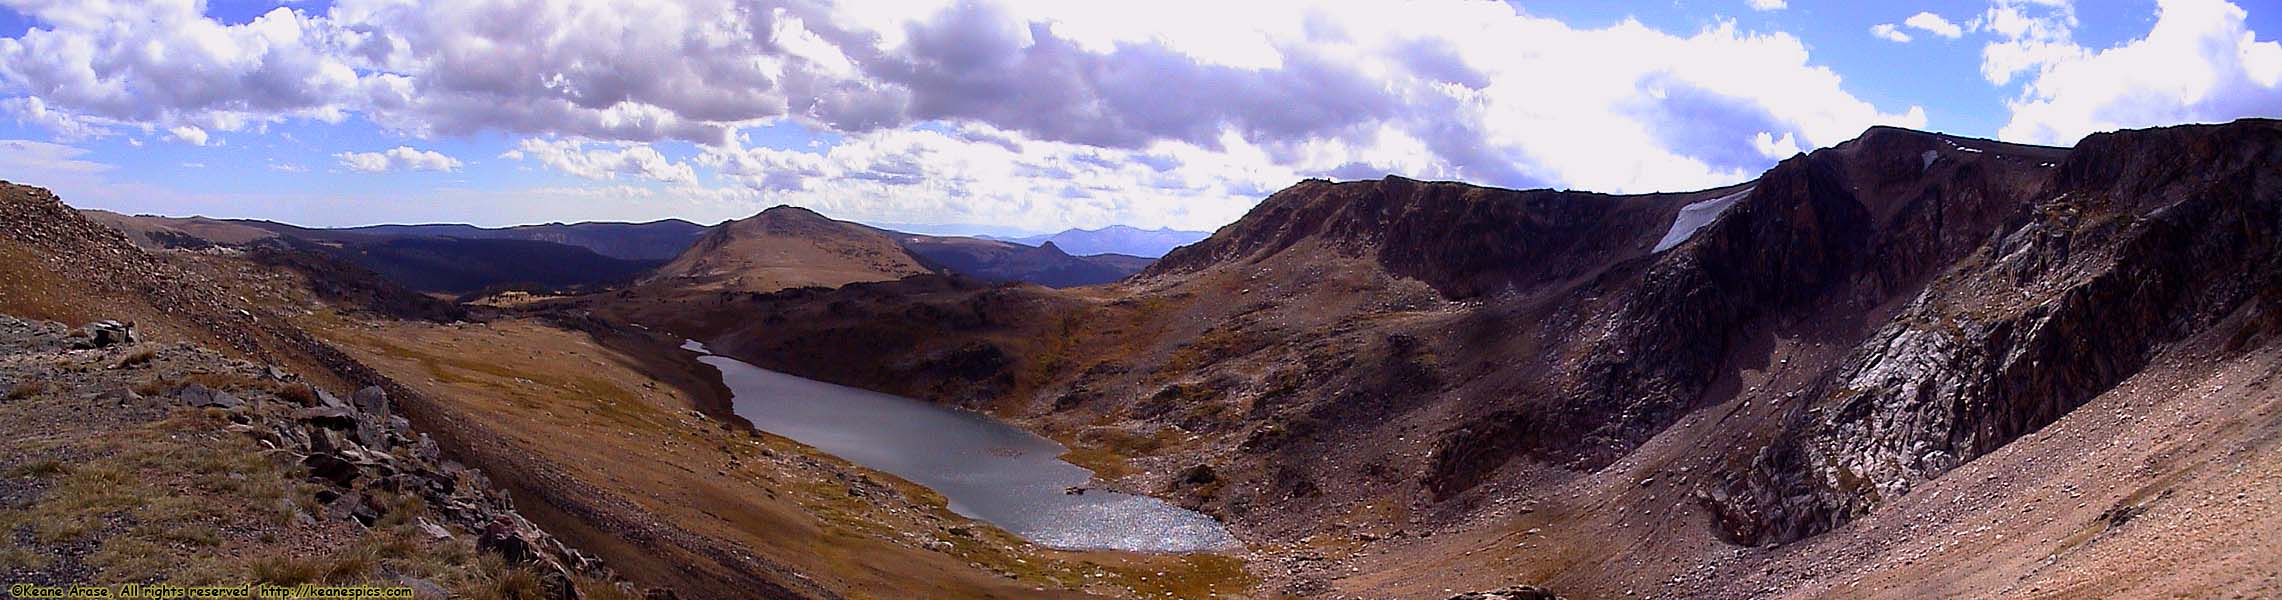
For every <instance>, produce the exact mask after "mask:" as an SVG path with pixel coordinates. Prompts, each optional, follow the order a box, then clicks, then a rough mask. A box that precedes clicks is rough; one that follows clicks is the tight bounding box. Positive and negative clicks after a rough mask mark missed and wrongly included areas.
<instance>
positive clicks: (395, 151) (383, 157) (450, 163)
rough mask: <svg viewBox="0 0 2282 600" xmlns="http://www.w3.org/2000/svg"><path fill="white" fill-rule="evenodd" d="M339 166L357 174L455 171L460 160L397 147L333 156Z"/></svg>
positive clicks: (431, 152) (437, 153) (408, 147)
mask: <svg viewBox="0 0 2282 600" xmlns="http://www.w3.org/2000/svg"><path fill="white" fill-rule="evenodd" d="M333 157H334V158H338V159H340V161H341V166H343V167H347V168H348V169H349V170H351V171H356V172H359V173H387V172H391V171H457V170H459V168H460V160H459V159H456V158H452V157H450V156H446V155H444V153H442V152H437V151H434V150H420V149H416V148H413V147H411V146H397V147H395V148H390V149H387V150H384V151H380V152H342V153H340V154H335V155H333Z"/></svg>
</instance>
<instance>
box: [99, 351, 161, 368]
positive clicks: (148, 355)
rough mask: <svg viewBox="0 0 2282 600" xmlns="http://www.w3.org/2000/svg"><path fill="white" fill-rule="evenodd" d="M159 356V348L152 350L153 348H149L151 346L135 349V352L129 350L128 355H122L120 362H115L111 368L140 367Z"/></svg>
mask: <svg viewBox="0 0 2282 600" xmlns="http://www.w3.org/2000/svg"><path fill="white" fill-rule="evenodd" d="M157 358H158V351H157V350H152V349H149V348H142V349H139V350H136V351H134V352H129V353H127V355H126V356H124V357H121V358H120V359H119V362H118V364H114V365H111V368H113V369H132V368H135V367H140V366H143V365H147V364H151V361H152V360H154V359H157Z"/></svg>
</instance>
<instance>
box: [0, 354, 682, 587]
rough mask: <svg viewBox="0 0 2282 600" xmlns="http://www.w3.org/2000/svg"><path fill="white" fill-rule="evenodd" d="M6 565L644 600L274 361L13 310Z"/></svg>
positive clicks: (48, 570)
mask: <svg viewBox="0 0 2282 600" xmlns="http://www.w3.org/2000/svg"><path fill="white" fill-rule="evenodd" d="M0 387H4V388H5V389H6V390H7V393H6V396H5V397H4V398H0V417H4V418H0V422H4V423H6V424H5V425H0V429H4V430H5V431H0V439H5V440H8V441H7V442H5V446H6V450H7V451H6V452H0V472H5V473H6V474H7V478H6V479H5V480H0V498H5V500H6V502H5V504H4V507H0V557H6V560H0V564H4V565H5V566H0V576H4V577H6V578H7V579H8V580H9V581H11V582H129V581H152V580H160V581H168V582H173V583H177V584H183V583H188V584H208V585H220V584H232V585H245V584H249V583H267V584H274V585H283V586H295V585H301V584H329V585H344V584H365V585H381V586H402V587H407V588H410V589H411V590H413V591H414V592H415V593H416V594H420V595H421V597H443V596H444V595H445V594H447V593H448V594H451V595H454V596H458V597H473V598H513V597H548V598H573V597H587V598H613V597H628V598H630V597H636V596H639V595H640V590H637V589H635V588H633V587H632V586H631V585H629V584H623V583H613V582H612V581H611V579H612V578H613V577H614V575H612V574H611V572H610V571H609V570H608V569H606V568H604V567H603V565H602V563H601V561H599V560H597V559H594V558H593V557H591V556H587V555H585V554H583V553H580V552H578V551H577V550H573V549H571V548H569V547H567V546H565V545H563V544H562V543H561V542H559V541H556V540H555V538H554V537H553V536H550V535H548V534H547V533H546V532H544V531H542V530H540V529H539V528H538V527H537V526H535V525H533V524H532V523H531V522H530V521H529V520H527V519H525V518H523V516H522V515H521V514H519V513H517V512H516V511H515V509H514V506H513V504H512V503H511V502H509V501H508V499H507V498H506V497H505V496H504V495H502V494H501V493H500V492H498V491H496V488H494V487H493V486H492V485H491V483H490V481H489V480H488V479H486V478H485V477H484V476H483V474H482V473H480V472H477V471H474V470H471V469H467V468H465V467H462V466H460V465H459V464H458V463H456V462H452V461H449V460H446V459H444V458H443V457H442V455H441V452H440V451H439V449H438V447H437V445H436V444H435V442H434V441H432V440H431V439H429V438H428V436H426V435H424V434H421V433H419V432H418V431H416V430H414V429H413V428H412V426H411V423H410V422H408V421H406V420H405V419H404V417H402V416H397V415H394V414H392V413H391V403H390V401H389V397H388V394H387V393H386V392H384V391H382V390H381V389H380V388H367V389H364V390H360V391H358V392H357V393H355V394H353V395H351V396H350V398H349V399H348V400H343V399H342V398H341V397H339V396H336V395H334V394H332V393H328V392H327V391H326V390H325V389H324V388H323V387H319V386H312V385H310V384H309V383H307V382H304V381H302V380H301V378H299V377H297V376H295V375H294V374H292V373H291V372H288V371H286V370H284V369H280V368H278V367H276V366H274V365H260V364H254V363H248V362H245V361H239V360H231V359H227V358H224V357H223V356H221V355H219V354H217V353H215V352H213V351H210V350H206V349H204V348H199V347H196V346H191V345H187V344H180V343H159V342H156V341H148V340H142V339H138V338H137V336H136V335H135V333H134V330H133V329H132V328H131V327H129V326H126V325H123V324H118V323H116V322H103V323H100V324H98V325H95V326H91V327H89V328H87V329H86V330H73V329H69V328H66V327H63V326H61V325H58V324H55V323H48V322H40V321H25V320H21V319H16V318H14V317H7V316H0Z"/></svg>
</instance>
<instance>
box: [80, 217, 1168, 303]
mask: <svg viewBox="0 0 2282 600" xmlns="http://www.w3.org/2000/svg"><path fill="white" fill-rule="evenodd" d="M83 213H84V214H85V215H86V216H87V217H88V218H90V219H92V220H94V221H96V222H98V223H103V224H105V225H110V226H111V227H113V228H116V229H119V230H121V231H123V232H125V233H126V234H127V235H128V237H129V238H130V239H132V240H134V241H135V243H137V244H138V245H142V246H144V247H151V248H205V247H212V246H232V247H244V246H246V245H248V244H252V243H256V242H260V241H262V240H270V239H277V238H286V239H291V240H299V241H302V242H309V244H307V245H306V247H308V248H315V249H320V250H324V251H328V252H331V253H333V254H336V255H337V258H339V259H342V260H346V261H348V262H351V263H355V264H358V265H361V266H363V267H365V268H367V269H371V270H372V271H375V272H378V273H381V274H383V275H386V276H388V277H389V278H390V279H393V280H395V281H396V282H397V283H398V284H400V285H403V286H405V287H408V288H411V289H415V290H419V291H424V292H441V293H450V294H468V293H476V292H482V291H485V290H497V289H506V288H517V289H527V290H532V291H568V290H578V289H585V288H592V287H596V286H607V285H616V284H620V283H625V282H628V281H632V280H634V279H636V278H638V277H643V276H644V274H650V277H651V278H656V277H671V278H684V279H687V278H692V277H695V278H699V279H706V280H708V281H712V282H714V283H717V284H721V285H723V286H725V287H727V288H732V289H739V290H744V291H769V290H775V289H783V288H787V287H808V286H824V287H834V286H838V285H842V284H846V283H850V282H855V281H884V280H892V279H897V278H900V277H903V276H907V275H912V274H917V273H927V272H950V273H958V274H962V275H967V276H971V277H976V278H980V279H985V280H990V281H1025V282H1030V283H1037V284H1041V285H1047V286H1053V287H1067V286H1074V285H1092V284H1100V283H1108V282H1112V281H1117V280H1119V279H1123V278H1125V277H1126V276H1128V275H1132V274H1133V273H1136V272H1139V271H1140V270H1141V269H1142V268H1145V267H1147V266H1148V265H1149V263H1150V261H1151V260H1153V257H1155V256H1159V255H1161V254H1162V253H1163V252H1164V250H1167V249H1170V248H1172V247H1173V246H1177V245H1178V244H1179V243H1186V242H1173V241H1172V240H1179V239H1186V240H1187V241H1194V239H1196V238H1201V237H1202V236H1203V235H1204V234H1201V233H1194V232H1182V231H1173V230H1169V229H1167V230H1157V231H1145V230H1141V229H1135V228H1131V227H1111V228H1107V229H1101V230H1092V231H1086V230H1074V229H1073V230H1070V231H1065V232H1063V233H1059V234H1055V235H1053V236H1039V237H1036V238H1027V240H1028V241H1001V240H994V239H984V238H979V237H954V236H933V235H919V234H910V233H903V232H899V231H890V230H886V229H880V228H877V227H871V226H867V225H862V224H858V223H852V222H847V221H838V220H833V219H830V218H828V217H825V216H823V215H819V214H816V213H815V212H813V211H809V210H807V209H801V208H794V207H777V208H772V209H769V210H767V211H763V212H762V213H760V214H757V215H754V216H752V217H749V218H746V219H740V220H736V221H729V222H726V223H723V224H720V225H714V226H705V225H699V224H696V223H691V222H688V221H682V220H678V219H667V220H660V221H650V222H646V223H609V222H595V223H571V224H563V223H549V224H544V225H521V226H514V227H499V228H489V227H477V226H474V225H460V224H423V225H370V226H364V227H348V228H340V229H318V228H309V227H301V226H296V225H288V224H284V223H277V222H273V221H262V220H253V219H212V218H206V217H159V216H151V215H122V214H117V213H112V212H107V211H101V210H87V211H83ZM1184 236H1187V237H1184ZM1065 239H1067V240H1068V242H1066V243H1069V244H1076V245H1078V247H1082V248H1086V249H1087V250H1085V251H1080V252H1065V251H1064V249H1063V247H1062V245H1063V244H1064V243H1065V242H1064V240H1065ZM1105 248H1137V249H1139V250H1138V252H1145V253H1147V254H1146V255H1143V254H1129V253H1126V252H1119V251H1116V250H1105ZM653 269H655V271H654V272H653Z"/></svg>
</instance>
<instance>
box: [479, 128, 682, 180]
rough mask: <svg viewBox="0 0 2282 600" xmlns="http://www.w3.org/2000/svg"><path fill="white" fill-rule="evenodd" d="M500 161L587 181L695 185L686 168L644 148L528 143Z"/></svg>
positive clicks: (578, 142)
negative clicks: (535, 164)
mask: <svg viewBox="0 0 2282 600" xmlns="http://www.w3.org/2000/svg"><path fill="white" fill-rule="evenodd" d="M590 146H600V147H591V148H590ZM500 158H506V159H511V160H525V159H529V160H536V161H539V162H540V163H542V164H545V165H547V166H549V167H552V168H554V169H555V170H558V171H562V172H565V173H569V174H572V175H577V176H579V177H585V178H587V179H614V178H616V177H617V176H619V175H629V176H634V177H642V178H646V179H652V180H657V181H665V182H671V183H685V184H687V183H696V182H697V172H696V171H695V170H693V169H691V168H690V167H689V165H688V164H684V163H678V162H674V161H672V160H668V159H667V158H666V157H665V155H664V154H661V153H659V152H658V150H657V149H656V148H652V147H650V146H649V145H646V144H624V143H620V144H593V143H590V142H587V141H583V140H540V139H527V140H523V142H522V143H520V144H518V145H516V147H515V149H514V150H509V151H507V152H506V153H505V154H501V155H500Z"/></svg>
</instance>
